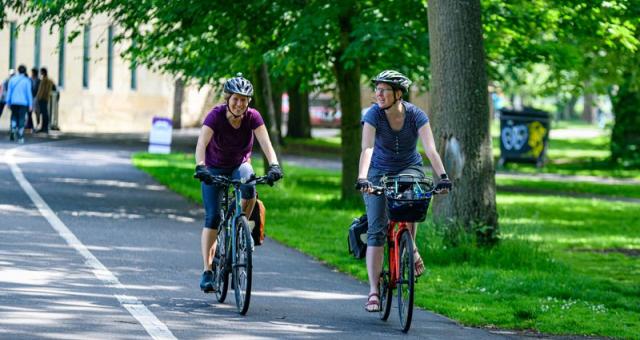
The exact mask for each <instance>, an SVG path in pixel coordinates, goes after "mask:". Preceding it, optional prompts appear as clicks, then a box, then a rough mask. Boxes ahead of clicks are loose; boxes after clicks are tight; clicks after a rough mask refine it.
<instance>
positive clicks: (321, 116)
mask: <svg viewBox="0 0 640 340" xmlns="http://www.w3.org/2000/svg"><path fill="white" fill-rule="evenodd" d="M309 115H310V118H311V126H315V127H328V128H337V127H340V122H341V121H342V112H341V111H340V108H339V106H338V105H334V104H333V100H332V99H331V97H329V96H327V95H322V94H319V95H317V96H315V97H313V98H309Z"/></svg>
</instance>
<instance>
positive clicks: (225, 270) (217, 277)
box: [211, 226, 229, 303]
mask: <svg viewBox="0 0 640 340" xmlns="http://www.w3.org/2000/svg"><path fill="white" fill-rule="evenodd" d="M220 230H221V232H220V233H219V234H218V244H217V246H216V252H215V256H214V257H213V265H212V266H211V268H212V269H213V286H214V290H215V291H216V299H217V300H218V302H220V303H223V302H224V300H225V299H226V298H227V291H228V290H229V266H227V262H228V261H227V258H228V256H227V254H228V253H227V244H226V236H225V234H226V233H225V229H224V226H220Z"/></svg>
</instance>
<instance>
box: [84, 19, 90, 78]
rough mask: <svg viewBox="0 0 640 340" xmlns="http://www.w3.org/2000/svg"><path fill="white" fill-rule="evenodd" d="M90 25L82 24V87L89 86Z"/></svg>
mask: <svg viewBox="0 0 640 340" xmlns="http://www.w3.org/2000/svg"><path fill="white" fill-rule="evenodd" d="M89 52H91V26H89V25H84V40H83V43H82V87H84V88H85V89H88V88H89V62H90V61H91V54H90V53H89Z"/></svg>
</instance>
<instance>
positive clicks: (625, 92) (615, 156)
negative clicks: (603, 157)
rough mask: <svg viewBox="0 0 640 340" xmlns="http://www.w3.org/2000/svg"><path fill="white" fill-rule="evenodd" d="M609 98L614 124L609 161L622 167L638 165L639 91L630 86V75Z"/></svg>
mask: <svg viewBox="0 0 640 340" xmlns="http://www.w3.org/2000/svg"><path fill="white" fill-rule="evenodd" d="M624 79H626V81H625V82H624V83H623V84H620V88H619V90H618V92H617V93H616V95H615V96H611V101H612V104H613V112H614V114H615V123H614V125H613V130H612V131H611V160H612V161H613V162H616V163H620V164H622V165H623V166H639V165H640V152H639V151H638V150H640V91H638V90H637V87H636V90H634V89H633V88H632V86H631V84H630V83H631V81H630V80H629V79H632V77H631V75H630V74H629V75H627V77H625V78H624Z"/></svg>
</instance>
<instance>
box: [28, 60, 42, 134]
mask: <svg viewBox="0 0 640 340" xmlns="http://www.w3.org/2000/svg"><path fill="white" fill-rule="evenodd" d="M29 79H30V80H31V97H32V100H33V101H34V102H35V98H36V94H37V93H38V87H40V78H39V76H38V69H37V68H35V67H34V68H32V69H31V78H29ZM34 113H35V115H36V122H35V123H36V124H33V123H34V121H33V114H34ZM38 124H40V115H39V113H38V107H37V105H34V107H33V108H32V109H31V110H29V113H28V116H27V125H26V126H25V130H26V131H28V132H31V131H35V130H36V127H37V125H38Z"/></svg>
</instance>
